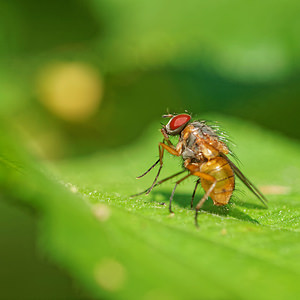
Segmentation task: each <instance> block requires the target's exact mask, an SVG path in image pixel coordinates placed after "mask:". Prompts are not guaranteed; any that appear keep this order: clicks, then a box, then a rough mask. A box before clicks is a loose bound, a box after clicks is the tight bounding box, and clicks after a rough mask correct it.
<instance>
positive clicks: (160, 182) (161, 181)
mask: <svg viewBox="0 0 300 300" xmlns="http://www.w3.org/2000/svg"><path fill="white" fill-rule="evenodd" d="M183 172H186V170H182V171H180V172H178V173H176V174H173V175H171V176H168V177H166V178H164V179H162V180H160V181H158V182H157V183H156V184H155V185H154V187H153V188H155V187H156V186H158V185H160V184H162V183H163V182H165V181H167V180H169V179H172V178H174V177H176V176H178V175H180V174H182V173H183ZM149 189H150V188H148V189H146V190H144V191H143V192H140V193H138V194H134V195H132V196H130V197H136V196H139V195H142V194H145V193H146V192H148V190H149Z"/></svg>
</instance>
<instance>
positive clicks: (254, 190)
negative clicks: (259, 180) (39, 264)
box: [221, 153, 268, 207]
mask: <svg viewBox="0 0 300 300" xmlns="http://www.w3.org/2000/svg"><path fill="white" fill-rule="evenodd" d="M221 156H222V157H223V158H225V159H226V160H227V161H228V163H229V165H230V166H231V168H232V170H233V172H234V173H235V174H236V175H237V177H238V178H239V179H240V180H241V181H242V182H243V183H244V184H245V186H246V187H247V188H248V189H249V190H250V191H251V192H252V193H253V194H254V195H255V196H256V197H257V198H258V199H259V200H260V201H261V202H262V203H263V204H264V205H265V207H268V205H267V202H268V200H267V199H266V197H265V196H264V195H263V194H262V193H261V191H260V190H259V189H258V188H257V187H256V186H255V185H254V184H253V183H252V182H251V181H250V180H249V179H248V178H247V177H246V176H245V175H244V174H243V173H242V171H241V170H240V169H239V168H238V167H237V166H236V165H235V164H234V163H233V162H232V161H231V160H230V159H229V158H228V157H227V156H226V155H225V154H223V153H221Z"/></svg>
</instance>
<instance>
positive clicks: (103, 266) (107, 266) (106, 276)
mask: <svg viewBox="0 0 300 300" xmlns="http://www.w3.org/2000/svg"><path fill="white" fill-rule="evenodd" d="M95 279H96V281H97V282H98V284H99V285H100V286H101V287H102V288H103V289H105V290H107V291H111V292H113V291H117V290H119V289H120V288H122V286H123V285H124V283H125V279H126V272H125V268H124V267H123V265H121V264H120V263H119V262H118V261H116V260H114V259H112V258H107V259H104V260H103V261H102V262H101V263H100V264H99V265H98V266H97V267H96V269H95Z"/></svg>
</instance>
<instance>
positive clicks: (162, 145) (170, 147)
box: [146, 141, 181, 195]
mask: <svg viewBox="0 0 300 300" xmlns="http://www.w3.org/2000/svg"><path fill="white" fill-rule="evenodd" d="M169 142H170V141H169ZM170 144H171V145H166V144H165V143H159V145H158V151H159V162H160V166H159V169H158V172H157V174H156V176H155V179H154V181H153V183H152V185H151V187H150V188H149V190H148V191H147V193H146V195H148V194H149V193H150V192H151V191H152V189H153V188H154V186H155V184H156V182H157V180H158V176H159V174H160V171H161V169H162V166H163V157H164V150H167V151H168V152H169V153H170V154H172V155H176V156H180V155H181V153H180V152H179V151H177V150H176V148H175V147H174V146H173V144H172V143H171V142H170Z"/></svg>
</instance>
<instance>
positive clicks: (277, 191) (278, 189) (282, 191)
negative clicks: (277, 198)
mask: <svg viewBox="0 0 300 300" xmlns="http://www.w3.org/2000/svg"><path fill="white" fill-rule="evenodd" d="M260 190H261V192H262V193H263V194H265V195H286V194H288V193H289V192H290V190H291V188H290V187H289V186H283V185H264V186H261V187H260Z"/></svg>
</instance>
